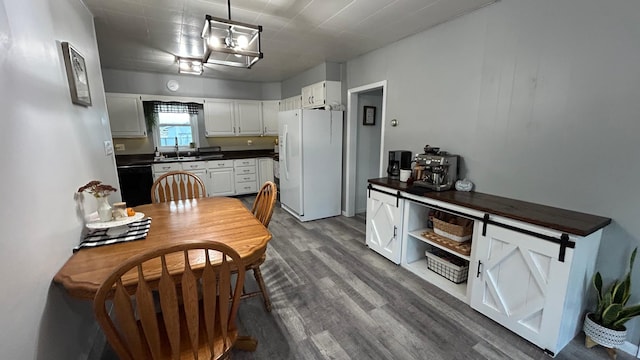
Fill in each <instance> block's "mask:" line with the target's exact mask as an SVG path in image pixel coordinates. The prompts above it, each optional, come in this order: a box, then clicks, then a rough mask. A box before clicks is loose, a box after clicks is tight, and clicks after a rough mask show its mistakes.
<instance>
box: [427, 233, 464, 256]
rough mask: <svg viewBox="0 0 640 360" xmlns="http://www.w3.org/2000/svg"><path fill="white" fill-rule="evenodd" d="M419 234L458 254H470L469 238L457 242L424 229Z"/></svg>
mask: <svg viewBox="0 0 640 360" xmlns="http://www.w3.org/2000/svg"><path fill="white" fill-rule="evenodd" d="M421 235H422V236H424V237H426V238H427V239H429V240H431V241H433V242H435V243H438V244H439V245H442V246H444V247H446V248H447V249H449V250H452V251H455V252H457V253H458V254H461V255H465V256H469V255H471V240H468V241H465V242H457V241H455V240H451V239H447V238H445V237H444V236H440V235H438V234H436V233H434V232H432V231H425V232H423V233H422V234H421Z"/></svg>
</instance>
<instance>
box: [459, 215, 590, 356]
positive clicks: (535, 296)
mask: <svg viewBox="0 0 640 360" xmlns="http://www.w3.org/2000/svg"><path fill="white" fill-rule="evenodd" d="M478 225H479V226H478V228H476V231H474V233H475V234H477V235H476V236H475V237H474V240H473V244H474V245H473V246H474V248H475V250H474V252H475V259H473V262H472V266H474V267H473V268H472V269H470V273H471V272H472V271H473V270H476V271H474V272H473V273H472V274H470V276H469V280H470V281H472V286H473V288H472V290H471V307H473V308H474V309H476V310H478V311H479V312H481V313H483V314H484V315H486V316H488V317H489V318H491V319H493V320H495V321H496V322H498V323H500V324H502V325H503V326H504V327H506V328H508V329H509V330H511V331H513V332H515V333H516V334H518V335H520V336H522V337H523V338H525V339H527V340H529V341H531V342H532V343H534V344H536V345H537V346H539V347H541V348H543V349H548V350H550V351H552V352H554V353H555V351H556V350H555V348H556V345H557V339H558V334H559V330H560V322H561V319H562V313H563V306H564V302H565V294H566V291H567V290H566V289H567V283H568V278H569V269H570V266H571V265H570V264H571V260H572V254H573V251H572V249H567V254H566V256H565V261H564V262H560V261H559V260H558V255H559V245H558V244H556V243H552V242H550V241H546V240H542V239H539V238H537V237H534V236H530V235H525V234H522V233H520V232H517V231H513V230H508V229H504V228H502V227H498V226H495V225H487V228H486V235H485V236H482V229H481V226H482V225H481V224H478ZM585 281H587V280H585Z"/></svg>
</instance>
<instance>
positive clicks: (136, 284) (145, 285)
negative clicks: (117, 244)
mask: <svg viewBox="0 0 640 360" xmlns="http://www.w3.org/2000/svg"><path fill="white" fill-rule="evenodd" d="M167 259H170V261H168V260H167ZM193 259H204V260H206V261H205V262H204V264H203V266H202V268H201V269H198V270H196V269H192V268H191V264H190V260H191V261H193ZM168 262H169V263H171V264H175V263H179V264H181V265H180V266H179V267H176V266H171V268H169V267H168V266H167V263H168ZM243 265H244V264H243V262H242V259H241V258H240V255H238V253H237V252H236V251H235V250H233V249H232V248H231V247H229V246H227V245H225V244H222V243H219V242H215V241H191V242H188V243H182V244H178V245H171V246H165V247H161V248H157V249H153V250H150V251H148V252H146V253H143V254H139V255H137V256H135V257H133V258H131V259H130V260H128V261H127V262H125V263H123V264H122V265H120V266H119V267H118V268H117V269H116V270H115V271H114V272H113V273H112V274H111V275H110V276H109V277H108V278H107V280H105V281H104V282H103V283H102V285H101V286H100V288H99V289H98V292H97V293H96V296H95V299H94V303H93V308H94V313H95V315H96V318H97V320H98V323H99V324H100V326H101V327H102V329H103V331H104V333H105V335H106V337H107V340H108V341H109V344H111V346H112V348H113V349H114V351H115V352H116V353H117V354H118V357H119V358H120V359H131V360H138V359H221V358H226V357H227V356H228V355H229V354H230V351H231V349H232V347H234V345H236V342H237V341H238V342H240V343H239V344H238V345H241V343H242V342H243V341H245V342H246V341H251V338H248V337H238V333H237V330H236V324H235V320H236V313H237V311H238V305H239V300H240V293H241V289H242V285H243V282H244V277H243V275H244V273H245V272H244V266H243ZM235 272H237V273H238V277H237V280H236V281H235V284H234V283H233V282H232V274H233V273H235ZM131 284H133V285H131ZM154 291H157V293H158V297H159V299H160V302H159V305H160V310H161V312H158V313H156V310H155V304H154V296H153V292H154ZM108 299H112V302H113V311H112V314H111V315H110V314H109V310H108V308H107V301H108ZM245 345H246V343H245ZM238 347H240V346H238ZM244 350H255V341H254V342H253V347H252V348H249V347H246V346H245V347H244Z"/></svg>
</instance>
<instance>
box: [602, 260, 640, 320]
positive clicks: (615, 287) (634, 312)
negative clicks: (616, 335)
mask: <svg viewBox="0 0 640 360" xmlns="http://www.w3.org/2000/svg"><path fill="white" fill-rule="evenodd" d="M637 251H638V248H635V249H634V250H633V252H632V253H631V258H630V259H629V271H628V272H627V274H626V275H625V277H624V280H622V281H619V280H615V281H614V282H613V283H612V284H611V286H610V287H609V290H608V291H607V292H606V293H603V292H602V275H600V272H596V274H595V275H594V276H593V287H594V288H595V289H596V293H597V296H598V306H597V308H596V312H595V313H593V317H592V320H593V321H595V322H596V323H598V324H600V325H602V326H604V327H607V328H609V329H613V330H621V329H624V323H626V322H627V321H629V320H630V319H631V318H633V317H635V316H638V315H640V304H638V305H633V306H629V307H625V305H626V304H627V301H629V298H630V297H631V273H632V271H633V264H634V262H635V259H636V253H637Z"/></svg>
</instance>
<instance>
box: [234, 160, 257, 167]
mask: <svg viewBox="0 0 640 360" xmlns="http://www.w3.org/2000/svg"><path fill="white" fill-rule="evenodd" d="M233 164H234V166H251V165H253V166H255V165H256V159H239V160H234V162H233Z"/></svg>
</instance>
